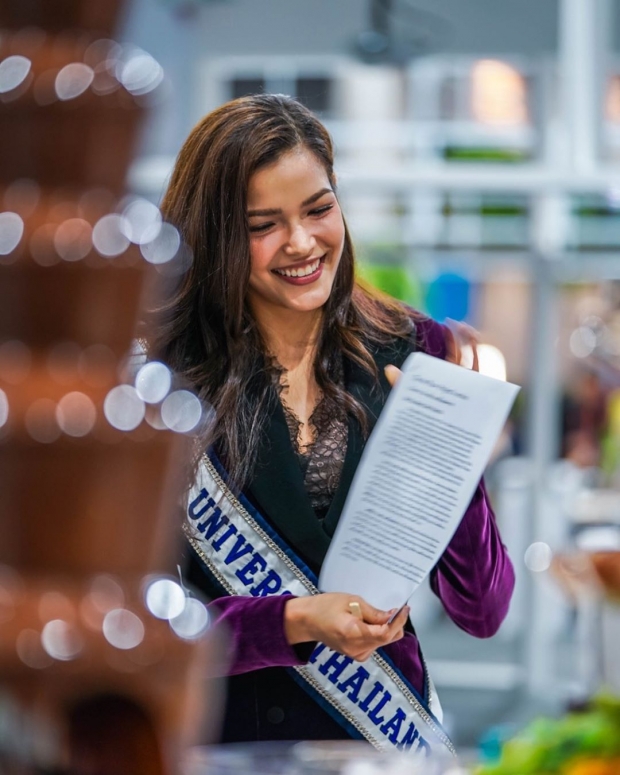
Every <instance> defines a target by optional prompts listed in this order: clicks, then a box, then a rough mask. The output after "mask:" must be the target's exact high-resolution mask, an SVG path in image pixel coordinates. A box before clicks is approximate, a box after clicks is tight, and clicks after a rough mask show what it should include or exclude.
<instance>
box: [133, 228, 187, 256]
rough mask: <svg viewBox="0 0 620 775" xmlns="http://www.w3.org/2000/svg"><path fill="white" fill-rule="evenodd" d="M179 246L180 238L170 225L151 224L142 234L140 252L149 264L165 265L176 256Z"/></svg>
mask: <svg viewBox="0 0 620 775" xmlns="http://www.w3.org/2000/svg"><path fill="white" fill-rule="evenodd" d="M180 246H181V237H180V235H179V232H178V230H177V229H176V228H175V227H174V226H173V225H172V224H170V223H162V224H153V225H152V226H150V227H148V228H147V229H146V230H145V232H144V234H143V240H142V243H141V245H140V251H141V253H142V255H143V256H144V258H145V259H146V260H147V261H148V262H149V263H150V264H166V263H168V261H172V259H173V258H174V257H175V256H176V254H177V253H178V251H179V248H180Z"/></svg>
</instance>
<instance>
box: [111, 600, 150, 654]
mask: <svg viewBox="0 0 620 775" xmlns="http://www.w3.org/2000/svg"><path fill="white" fill-rule="evenodd" d="M102 630H103V635H104V637H105V639H106V640H107V641H108V643H110V644H111V645H112V646H114V647H115V648H117V649H124V650H126V649H133V648H135V647H136V646H139V645H140V643H142V641H143V640H144V624H143V623H142V620H141V619H140V618H139V617H138V616H136V614H134V613H133V612H132V611H128V610H127V609H126V608H114V609H113V610H112V611H108V613H107V614H106V615H105V617H104V620H103V627H102Z"/></svg>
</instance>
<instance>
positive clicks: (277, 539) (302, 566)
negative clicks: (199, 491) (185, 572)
mask: <svg viewBox="0 0 620 775" xmlns="http://www.w3.org/2000/svg"><path fill="white" fill-rule="evenodd" d="M208 455H209V460H210V461H211V462H212V463H213V466H214V467H215V470H216V471H217V472H218V474H219V475H220V476H221V477H222V479H223V480H224V482H226V485H227V486H228V487H229V489H230V490H231V491H232V492H234V493H235V498H237V500H238V501H239V503H240V504H241V505H242V506H243V508H244V509H245V510H246V511H247V512H248V514H249V515H250V516H251V517H252V519H254V520H255V521H256V522H257V523H258V524H259V526H260V528H261V529H262V530H264V531H265V533H267V535H268V536H269V538H271V540H272V541H273V542H274V543H275V544H277V546H278V548H279V549H281V550H282V551H283V552H284V553H285V554H286V556H287V557H288V558H289V560H291V561H292V562H294V563H295V565H296V566H297V567H298V568H299V570H300V571H301V572H302V573H303V574H304V576H305V577H306V578H307V579H308V581H310V582H312V584H314V586H315V587H316V586H318V583H319V580H318V578H317V576H316V575H315V574H314V573H313V572H312V571H311V570H310V568H309V567H308V566H307V565H306V563H305V562H304V561H303V560H302V559H301V558H300V557H298V556H297V555H296V554H295V552H294V551H293V550H292V549H291V547H290V546H288V544H286V543H285V542H284V541H283V540H282V538H281V536H280V535H278V533H276V531H275V530H274V529H273V528H272V527H271V525H270V524H269V523H268V522H267V521H266V520H265V518H264V517H263V515H262V514H261V513H260V512H259V511H257V510H256V509H255V508H254V506H252V504H251V503H250V501H249V500H248V499H247V498H246V497H245V495H244V494H243V493H242V492H238V491H237V490H236V489H235V488H234V487H233V486H232V485H231V483H230V479H229V477H228V473H227V472H226V470H225V469H224V467H223V466H222V464H221V463H220V461H219V460H218V458H217V457H216V455H215V453H214V452H209V453H208Z"/></svg>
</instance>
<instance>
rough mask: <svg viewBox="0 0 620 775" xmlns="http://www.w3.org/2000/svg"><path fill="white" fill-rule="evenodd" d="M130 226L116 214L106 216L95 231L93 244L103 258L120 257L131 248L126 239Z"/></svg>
mask: <svg viewBox="0 0 620 775" xmlns="http://www.w3.org/2000/svg"><path fill="white" fill-rule="evenodd" d="M128 229H129V226H128V225H127V224H126V223H125V220H124V218H122V216H120V215H117V214H116V213H110V215H104V216H103V218H100V219H99V220H98V221H97V223H96V224H95V227H94V229H93V244H94V246H95V248H96V249H97V250H98V252H99V253H101V255H102V256H107V257H110V256H119V255H120V254H121V253H124V251H125V250H127V248H128V247H129V244H130V243H129V239H128V238H127V237H126V235H125V232H127V231H128Z"/></svg>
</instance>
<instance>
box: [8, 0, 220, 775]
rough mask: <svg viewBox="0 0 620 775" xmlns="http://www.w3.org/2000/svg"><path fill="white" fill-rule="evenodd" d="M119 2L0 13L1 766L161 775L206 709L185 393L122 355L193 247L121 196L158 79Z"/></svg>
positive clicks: (189, 405) (11, 0) (191, 411)
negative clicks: (185, 567) (122, 20)
mask: <svg viewBox="0 0 620 775" xmlns="http://www.w3.org/2000/svg"><path fill="white" fill-rule="evenodd" d="M120 5H121V2H120V0H105V1H104V0H63V2H54V3H52V2H50V1H49V0H4V2H3V3H2V5H1V6H0V28H1V29H2V35H1V37H0V563H1V565H0V768H2V770H3V771H4V772H20V773H21V772H24V773H25V772H34V771H35V770H37V771H40V770H41V768H43V769H44V770H45V769H47V770H50V771H51V770H54V771H56V770H58V769H62V770H65V771H69V772H72V773H76V774H77V773H87V772H88V773H112V772H114V773H115V774H116V775H122V774H124V773H125V772H127V773H130V772H131V773H132V775H140V774H141V773H144V775H151V773H152V774H153V775H154V774H155V773H169V772H172V771H174V769H175V768H176V764H177V762H178V760H179V755H180V751H181V749H182V746H183V745H184V744H185V743H186V742H187V740H188V739H189V738H190V737H191V735H192V733H193V732H195V731H196V726H197V721H198V719H199V717H200V715H201V714H200V713H199V710H200V706H201V705H202V693H203V692H204V682H203V681H202V676H203V674H204V670H203V667H202V666H203V665H204V656H205V650H206V649H207V648H208V643H210V641H209V640H205V637H204V636H203V633H204V632H205V631H206V630H207V629H208V617H207V614H206V611H205V609H204V607H203V606H202V604H200V603H198V601H195V600H192V599H191V598H189V597H187V596H186V594H185V591H184V589H183V587H182V583H177V582H175V581H174V580H173V576H174V575H175V574H176V569H175V553H176V551H177V548H178V538H177V536H178V532H179V530H178V521H177V506H176V504H177V503H178V499H179V493H180V489H181V487H182V482H183V476H182V473H181V471H180V466H179V463H180V462H182V461H183V459H184V458H185V457H186V452H187V443H188V440H187V433H188V432H189V431H191V430H192V429H193V428H194V427H195V426H196V424H197V422H198V420H199V416H200V406H199V404H198V401H197V399H195V398H194V397H193V396H192V395H191V394H190V393H188V392H187V391H184V390H179V389H175V388H174V379H171V376H172V375H170V373H169V372H168V371H167V369H166V368H165V367H164V366H163V365H161V364H149V365H147V366H144V367H142V368H141V370H140V364H137V365H136V364H135V358H133V359H132V358H128V353H129V352H130V350H131V346H132V340H133V337H134V336H135V325H136V319H137V317H138V313H139V309H140V304H141V301H142V300H143V299H144V293H145V288H148V289H151V292H152V287H153V285H154V284H153V283H152V282H151V281H150V279H152V277H160V276H162V275H163V276H170V275H171V274H172V275H174V274H175V273H177V272H179V271H182V270H183V264H184V262H186V261H187V260H188V256H187V253H186V252H184V250H183V247H182V246H181V245H180V241H179V237H178V234H177V233H176V231H175V230H174V229H173V227H172V226H170V225H168V224H162V222H161V217H160V215H159V212H158V211H157V209H156V208H155V207H154V206H153V205H151V204H150V203H148V202H146V201H144V200H138V199H135V198H128V197H126V196H125V197H124V196H123V194H124V180H125V175H126V172H127V168H128V165H129V162H130V160H131V157H132V153H133V149H134V145H135V141H136V136H137V132H138V130H139V126H140V123H141V118H142V116H143V114H144V110H145V101H146V100H148V99H149V96H150V93H151V92H152V91H153V90H154V89H155V88H156V87H157V86H158V84H159V82H160V81H161V79H162V72H161V68H160V67H159V65H158V64H157V63H156V62H155V61H154V60H153V59H152V58H151V57H150V56H148V54H146V53H145V52H143V51H140V50H137V49H135V48H130V47H121V46H119V45H117V44H115V43H113V42H112V41H111V40H110V37H111V35H112V34H113V30H114V24H115V21H116V19H117V17H118V14H119V11H120ZM173 462H174V463H175V465H174V466H172V463H173Z"/></svg>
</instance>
